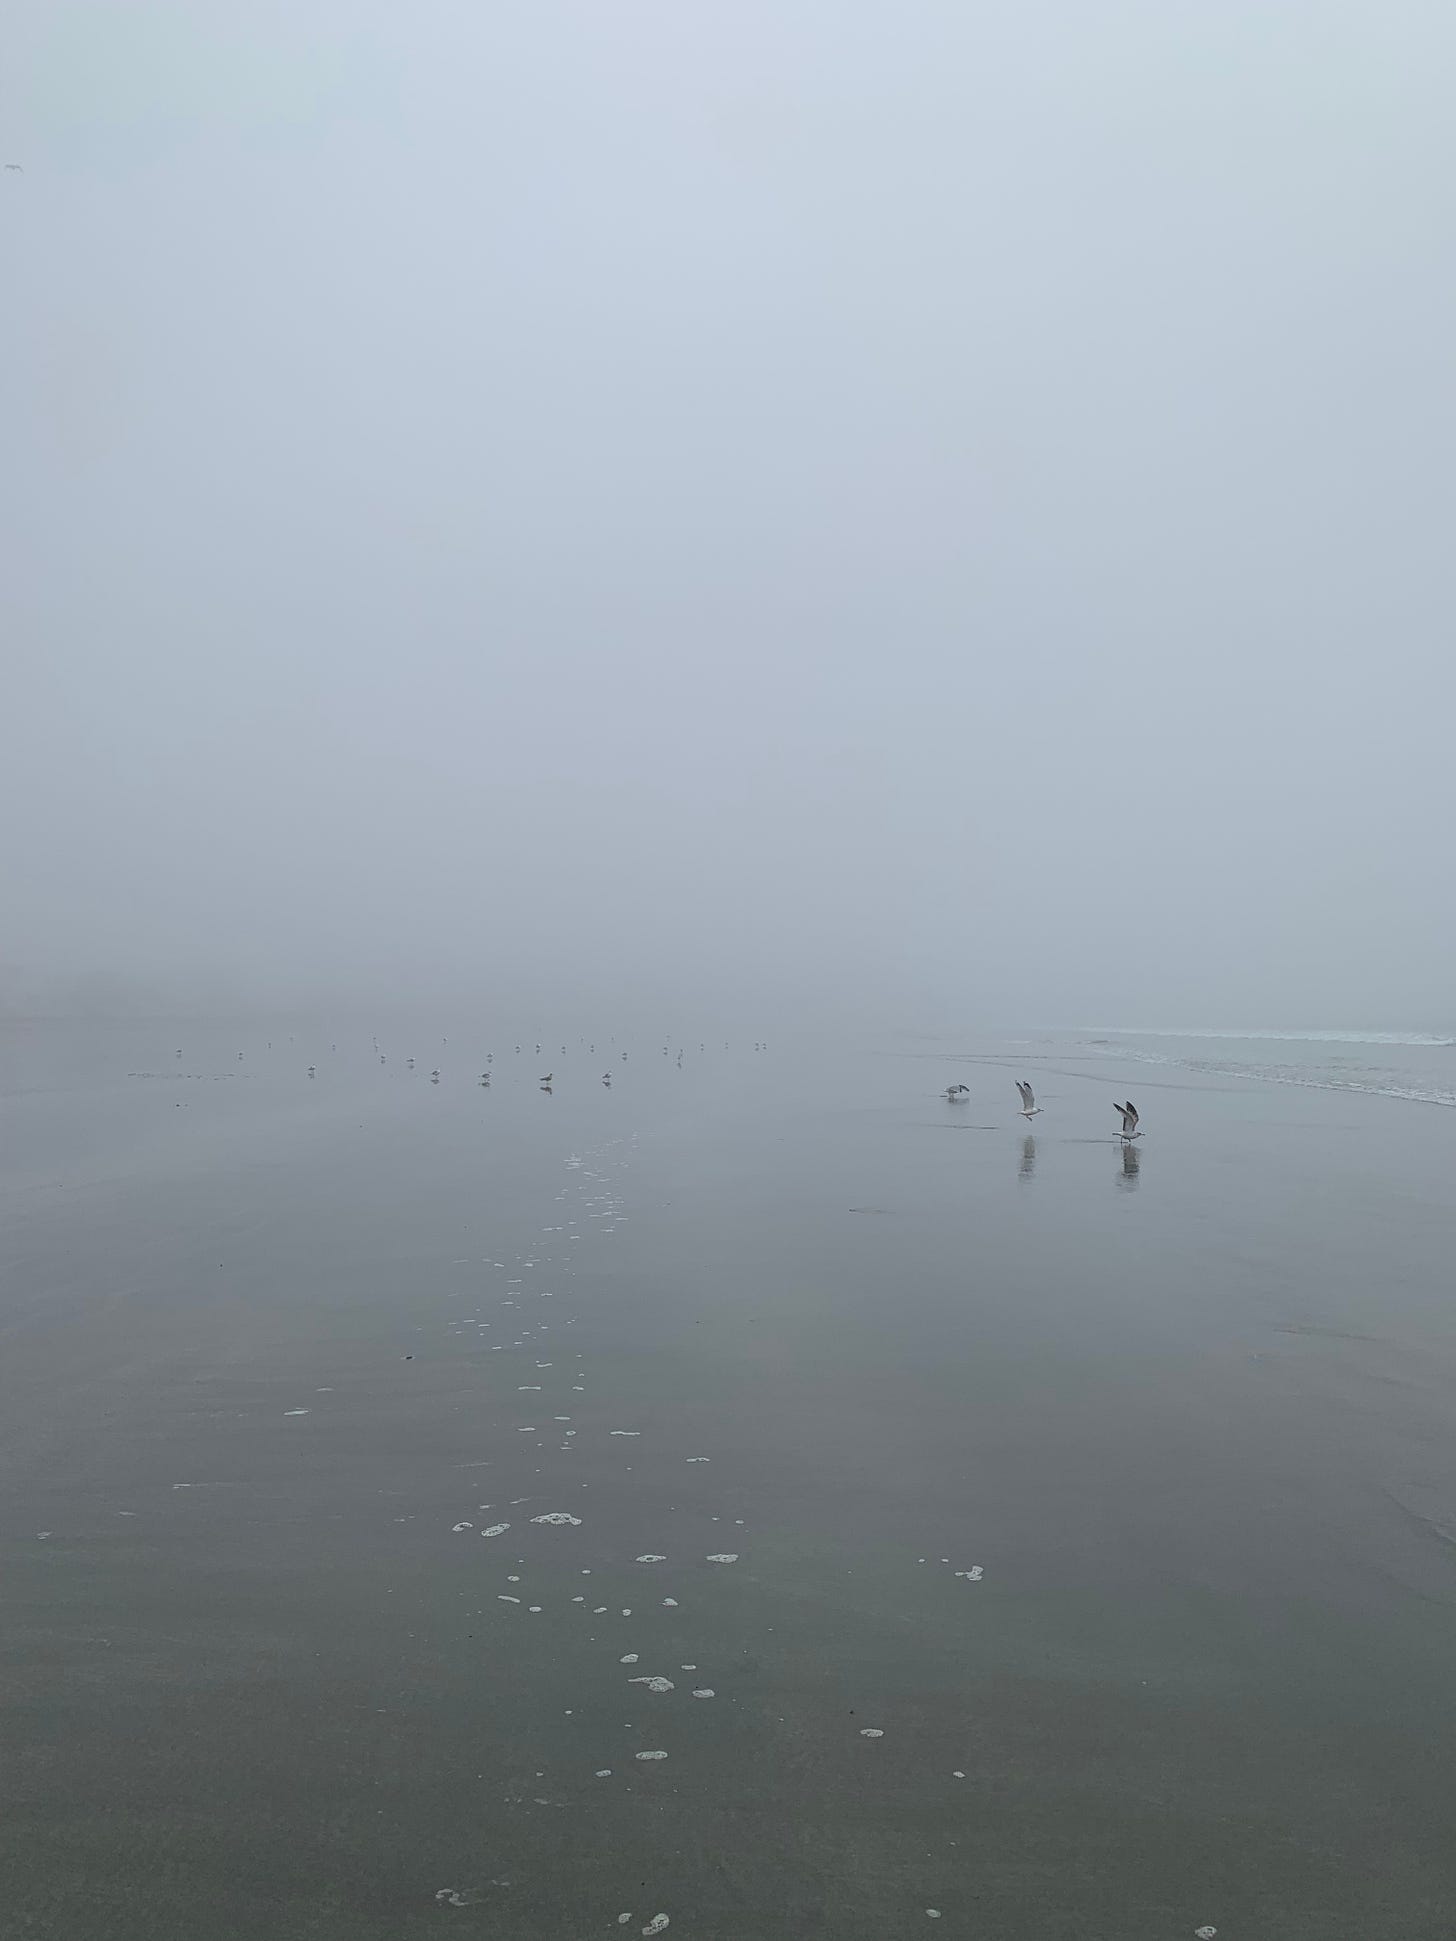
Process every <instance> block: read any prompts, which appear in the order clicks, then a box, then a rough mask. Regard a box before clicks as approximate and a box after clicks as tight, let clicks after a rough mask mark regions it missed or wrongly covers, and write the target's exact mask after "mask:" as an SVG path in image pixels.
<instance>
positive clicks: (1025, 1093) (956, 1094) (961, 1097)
mask: <svg viewBox="0 0 1456 1941" xmlns="http://www.w3.org/2000/svg"><path fill="white" fill-rule="evenodd" d="M441 1042H442V1043H444V1044H449V1042H450V1040H449V1039H448V1038H446V1039H443V1040H442V1041H441ZM269 1049H270V1050H271V1049H272V1040H271V1039H270V1040H269ZM332 1049H333V1050H334V1051H337V1050H338V1046H337V1045H334V1046H333V1047H332ZM374 1049H375V1051H376V1053H378V1056H379V1062H380V1064H381V1065H383V1064H385V1063H386V1062H387V1060H386V1055H385V1053H384V1052H382V1051H380V1050H379V1040H378V1039H377V1038H376V1039H375V1040H374ZM540 1049H541V1047H540V1045H537V1047H536V1050H537V1051H538V1052H539V1051H540ZM561 1049H562V1050H563V1051H565V1049H566V1047H565V1045H563V1046H562V1047H561ZM587 1049H588V1050H589V1051H592V1052H594V1051H595V1050H596V1046H595V1045H590V1046H588V1048H587ZM698 1049H699V1051H704V1050H706V1049H707V1047H706V1046H705V1045H699V1047H698ZM753 1049H754V1050H755V1051H766V1050H767V1049H768V1047H767V1046H766V1045H764V1044H755V1045H754V1047H753ZM520 1050H521V1047H520V1046H519V1045H517V1046H516V1051H517V1052H518V1053H519V1052H520ZM242 1055H243V1054H242V1053H241V1052H239V1053H238V1057H239V1058H241V1057H242ZM662 1055H663V1057H664V1058H666V1057H668V1056H670V1048H669V1047H668V1046H667V1045H664V1046H663V1047H662ZM177 1056H178V1057H179V1058H180V1057H181V1056H182V1048H181V1046H180V1045H179V1046H178V1048H177ZM626 1057H627V1054H626V1052H625V1051H624V1052H623V1053H622V1059H623V1062H624V1063H625V1061H626ZM682 1061H683V1054H682V1052H681V1050H679V1052H678V1054H677V1062H678V1064H679V1065H681V1064H682ZM404 1062H405V1064H406V1065H407V1066H408V1068H409V1069H410V1070H411V1071H413V1070H414V1068H415V1061H414V1059H413V1058H406V1060H405V1061H404ZM494 1063H495V1053H494V1052H493V1051H488V1052H487V1053H486V1055H485V1065H486V1069H485V1070H484V1071H483V1072H482V1073H481V1074H480V1080H479V1082H480V1084H482V1085H489V1084H490V1067H491V1066H492V1065H493V1064H494ZM308 1075H309V1077H310V1078H316V1077H317V1076H318V1071H317V1067H316V1066H313V1065H310V1066H309V1068H308ZM555 1076H556V1073H555V1071H554V1069H553V1070H552V1071H549V1072H543V1073H542V1074H541V1076H540V1078H539V1079H538V1080H537V1081H536V1082H537V1084H538V1085H539V1086H540V1088H541V1090H542V1091H543V1092H549V1091H550V1090H551V1088H552V1083H553V1081H554V1079H555ZM430 1083H431V1084H432V1085H438V1084H439V1083H440V1068H439V1066H438V1065H437V1066H436V1067H435V1069H434V1070H433V1071H432V1072H431V1073H430ZM602 1083H603V1085H605V1086H608V1087H610V1085H611V1083H612V1074H611V1072H610V1071H605V1072H603V1073H602ZM1016 1089H1017V1091H1018V1092H1019V1093H1020V1094H1021V1116H1022V1118H1023V1119H1025V1120H1026V1122H1027V1124H1028V1125H1030V1123H1031V1121H1032V1120H1033V1119H1034V1118H1035V1117H1036V1116H1037V1114H1038V1113H1039V1112H1040V1111H1041V1109H1042V1108H1041V1107H1040V1106H1039V1105H1038V1104H1037V1102H1036V1093H1035V1092H1034V1091H1033V1090H1032V1089H1031V1087H1030V1085H1029V1084H1028V1083H1027V1082H1026V1080H1025V1079H1024V1078H1018V1079H1017V1081H1016ZM970 1096H971V1088H970V1086H969V1085H963V1084H961V1082H960V1081H959V1080H956V1081H955V1082H954V1083H953V1084H950V1085H947V1086H946V1088H945V1090H944V1091H943V1092H942V1093H941V1097H942V1098H943V1099H946V1100H948V1101H949V1102H950V1104H952V1105H965V1104H967V1103H968V1102H969V1100H970ZM1112 1109H1113V1111H1114V1112H1117V1113H1119V1114H1120V1115H1121V1117H1122V1137H1123V1139H1124V1140H1126V1141H1128V1142H1129V1143H1130V1142H1131V1141H1132V1140H1134V1139H1141V1138H1142V1136H1143V1135H1142V1133H1141V1132H1140V1131H1139V1130H1138V1120H1139V1113H1138V1109H1137V1107H1136V1106H1135V1105H1134V1104H1133V1102H1132V1100H1131V1099H1126V1100H1117V1099H1114V1100H1113V1103H1112Z"/></svg>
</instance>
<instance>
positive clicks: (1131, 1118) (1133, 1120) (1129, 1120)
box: [1112, 1099, 1142, 1139]
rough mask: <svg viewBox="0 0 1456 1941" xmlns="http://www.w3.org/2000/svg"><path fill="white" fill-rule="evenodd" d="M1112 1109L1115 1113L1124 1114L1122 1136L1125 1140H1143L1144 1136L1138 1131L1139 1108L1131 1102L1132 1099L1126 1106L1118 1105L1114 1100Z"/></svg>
mask: <svg viewBox="0 0 1456 1941" xmlns="http://www.w3.org/2000/svg"><path fill="white" fill-rule="evenodd" d="M1112 1109H1113V1111H1114V1112H1120V1113H1121V1114H1122V1136H1123V1138H1124V1139H1141V1138H1142V1134H1141V1133H1140V1132H1139V1131H1138V1129H1137V1124H1138V1109H1137V1107H1136V1106H1135V1105H1134V1104H1133V1102H1132V1100H1131V1099H1129V1100H1128V1102H1127V1104H1126V1105H1119V1104H1118V1103H1117V1100H1116V1099H1114V1100H1113V1101H1112Z"/></svg>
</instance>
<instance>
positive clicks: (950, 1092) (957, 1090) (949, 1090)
mask: <svg viewBox="0 0 1456 1941" xmlns="http://www.w3.org/2000/svg"><path fill="white" fill-rule="evenodd" d="M941 1096H942V1098H947V1099H954V1100H955V1101H956V1102H957V1103H959V1102H960V1101H961V1100H962V1099H968V1098H969V1097H970V1096H971V1088H970V1086H969V1085H947V1086H946V1088H945V1091H944V1092H943V1093H942V1094H941Z"/></svg>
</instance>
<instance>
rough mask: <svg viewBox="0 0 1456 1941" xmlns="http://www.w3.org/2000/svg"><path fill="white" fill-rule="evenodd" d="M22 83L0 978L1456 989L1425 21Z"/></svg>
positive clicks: (1435, 237) (1455, 67)
mask: <svg viewBox="0 0 1456 1941" xmlns="http://www.w3.org/2000/svg"><path fill="white" fill-rule="evenodd" d="M0 52H3V60H0V75H3V82H0V87H3V94H0V148H3V151H4V155H3V159H4V160H6V161H12V160H13V161H19V162H21V163H23V165H24V173H23V174H20V173H17V172H14V171H7V172H6V173H5V174H4V175H3V176H0V191H3V193H0V262H3V276H4V301H3V303H0V344H3V350H4V360H3V385H4V396H3V401H0V402H3V427H4V435H3V446H0V472H3V492H4V498H3V505H0V513H3V548H4V554H5V560H4V578H3V586H0V601H3V613H4V639H5V660H6V675H5V684H4V696H5V708H4V723H5V729H4V733H5V756H4V763H3V770H0V815H3V834H0V844H3V851H0V860H3V869H4V881H3V902H4V917H3V922H4V929H3V936H0V958H3V959H4V960H5V961H7V962H10V963H12V964H22V965H39V966H46V967H55V968H60V969H67V968H72V967H75V968H82V969H86V970H88V971H90V970H96V969H102V970H106V969H113V968H114V969H118V970H125V971H129V972H135V973H139V974H142V975H146V976H158V977H165V978H167V979H169V980H172V981H173V982H176V981H177V980H178V979H194V978H197V979H204V980H205V979H207V978H210V977H214V976H220V975H222V974H223V973H226V974H227V975H228V976H229V977H230V978H232V979H234V980H237V981H239V983H240V984H242V985H246V986H248V987H249V988H256V989H257V990H258V991H259V992H264V991H281V990H284V989H295V988H296V989H298V990H300V991H302V990H306V989H309V988H311V987H315V986H316V985H317V984H319V983H320V982H327V983H334V984H337V985H339V986H340V987H341V988H349V989H358V990H360V991H361V992H364V993H369V992H372V991H375V990H377V989H379V988H381V987H383V986H384V985H387V984H388V983H390V982H391V981H393V980H398V981H400V982H401V984H403V985H406V986H411V987H413V986H415V985H420V986H423V987H436V988H445V987H446V986H449V985H450V984H451V983H452V982H454V983H458V984H459V985H460V986H462V987H464V986H468V985H470V984H471V982H472V981H473V980H474V979H475V978H477V977H484V978H488V979H490V980H492V981H493V983H494V984H495V985H496V986H509V985H513V984H514V985H521V984H524V985H529V984H530V983H531V981H532V980H533V979H534V978H536V977H537V976H538V975H539V976H540V977H541V978H543V979H544V980H546V983H547V985H548V987H550V988H553V989H554V988H558V987H559V988H561V989H563V990H566V989H569V988H570V987H571V986H572V985H573V984H574V983H575V984H579V985H582V986H584V987H586V988H587V989H588V990H590V989H591V988H593V987H597V988H599V989H600V991H601V992H602V993H603V994H604V996H606V997H608V998H610V997H611V996H612V995H613V994H615V993H618V992H629V991H631V990H633V989H634V988H638V987H640V988H641V989H643V990H644V991H647V992H649V993H651V994H656V993H657V992H661V991H671V990H674V989H682V990H695V991H701V992H702V993H703V994H704V999H705V1001H708V1000H712V999H714V998H715V997H716V996H718V995H721V994H722V993H724V992H726V991H730V990H731V989H732V987H733V986H734V985H739V986H740V987H741V988H742V990H743V991H745V992H746V993H749V994H751V995H753V996H754V997H755V998H756V996H757V995H758V994H759V993H763V994H765V995H766V996H771V995H778V996H789V997H794V996H801V995H802V994H804V993H805V992H813V991H815V990H816V989H822V990H823V991H824V992H825V993H826V994H828V995H829V996H830V997H831V998H832V1000H833V1002H834V1004H835V1006H836V1007H838V1006H840V1005H847V1006H849V1007H850V1008H853V1007H855V1006H863V1007H865V1008H867V1009H868V1010H871V1011H873V1010H875V1009H876V1008H878V1009H880V1010H881V1011H882V1012H883V1014H884V1016H885V1017H886V1020H887V1021H893V1019H894V1017H895V1016H896V1015H898V1014H899V1013H901V1012H903V1013H904V1015H907V1016H908V1015H911V1014H912V1013H913V1014H916V1015H920V1014H930V1013H934V1014H936V1015H938V1016H940V1017H943V1018H944V1019H945V1020H946V1021H947V1022H950V1023H956V1022H971V1021H975V1020H978V1019H987V1020H997V1019H999V1020H1007V1021H1016V1022H1028V1023H1036V1022H1046V1023H1050V1022H1069V1023H1080V1022H1108V1021H1115V1022H1149V1023H1159V1022H1174V1023H1177V1022H1202V1023H1222V1022H1250V1023H1252V1022H1266V1023H1296V1024H1297V1023H1311V1024H1325V1023H1341V1022H1349V1023H1361V1024H1364V1023H1381V1022H1386V1023H1393V1024H1403V1023H1413V1024H1414V1023H1422V1022H1435V1021H1439V1020H1449V1019H1450V1018H1451V1017H1452V1014H1453V1011H1456V1001H1453V999H1452V996H1451V992H1452V988H1453V973H1456V947H1453V946H1456V916H1453V908H1456V899H1453V897H1452V893H1451V891H1452V874H1453V871H1452V863H1451V856H1450V850H1451V831H1452V827H1453V808H1456V801H1453V780H1452V760H1451V753H1452V744H1453V733H1456V727H1453V701H1456V676H1453V670H1452V648H1453V628H1452V622H1453V617H1456V616H1453V594H1452V566H1451V544H1452V537H1451V536H1452V531H1453V510H1456V508H1453V494H1452V472H1453V463H1456V423H1453V418H1456V412H1453V402H1456V380H1453V363H1452V358H1453V352H1452V346H1453V343H1456V300H1453V299H1456V128H1453V118H1452V115H1451V111H1450V95H1451V77H1452V74H1453V72H1456V7H1452V6H1451V5H1450V4H1449V0H1379V4H1377V3H1376V0H1365V4H1355V3H1354V0H1121V3H1114V0H998V4H995V5H989V4H983V3H982V0H897V3H896V4H893V5H892V4H889V0H516V3H515V4H511V5H502V4H496V3H495V0H413V4H410V5H398V4H392V5H389V6H384V5H380V4H375V0H231V3H230V4H227V5H221V4H217V0H173V4H168V5H162V4H151V5H147V4H137V5H120V4H116V0H10V5H9V6H8V8H7V9H6V12H5V16H4V27H3V49H0Z"/></svg>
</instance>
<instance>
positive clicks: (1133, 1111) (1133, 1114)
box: [1127, 1099, 1138, 1126]
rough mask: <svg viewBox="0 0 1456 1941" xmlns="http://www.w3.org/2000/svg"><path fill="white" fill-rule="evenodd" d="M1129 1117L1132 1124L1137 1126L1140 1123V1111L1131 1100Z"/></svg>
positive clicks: (1128, 1106) (1128, 1105)
mask: <svg viewBox="0 0 1456 1941" xmlns="http://www.w3.org/2000/svg"><path fill="white" fill-rule="evenodd" d="M1127 1116H1128V1118H1129V1119H1130V1120H1131V1122H1132V1124H1133V1125H1134V1126H1135V1125H1136V1124H1137V1122H1138V1109H1137V1107H1136V1106H1135V1105H1134V1104H1133V1102H1132V1100H1131V1099H1129V1100H1128V1102H1127Z"/></svg>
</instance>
